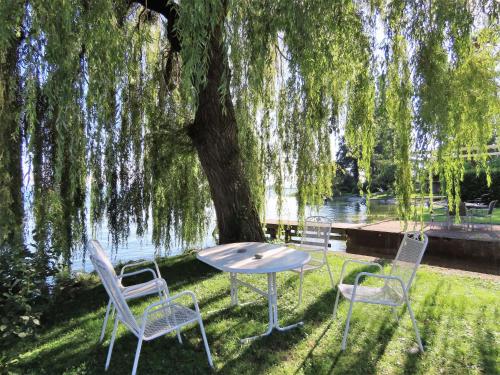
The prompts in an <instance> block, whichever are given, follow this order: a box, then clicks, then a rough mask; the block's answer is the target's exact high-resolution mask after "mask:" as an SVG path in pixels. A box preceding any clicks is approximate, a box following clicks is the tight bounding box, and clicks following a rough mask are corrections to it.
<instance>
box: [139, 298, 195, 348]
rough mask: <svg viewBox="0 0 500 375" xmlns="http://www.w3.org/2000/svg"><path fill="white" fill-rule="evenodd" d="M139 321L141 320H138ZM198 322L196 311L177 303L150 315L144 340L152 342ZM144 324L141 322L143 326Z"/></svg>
mask: <svg viewBox="0 0 500 375" xmlns="http://www.w3.org/2000/svg"><path fill="white" fill-rule="evenodd" d="M138 320H139V319H138ZM196 320H198V314H197V313H196V311H194V310H191V309H190V308H188V307H185V306H182V305H178V304H175V303H172V304H170V305H169V306H163V307H161V308H159V309H157V310H155V311H152V312H150V313H149V316H148V320H147V322H146V328H145V330H144V340H151V339H154V338H156V337H158V336H161V335H164V334H165V333H167V332H170V331H173V330H174V329H175V328H176V327H179V326H182V325H185V324H188V323H191V322H194V321H196ZM141 323H142V322H139V325H141Z"/></svg>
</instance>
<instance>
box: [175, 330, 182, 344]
mask: <svg viewBox="0 0 500 375" xmlns="http://www.w3.org/2000/svg"><path fill="white" fill-rule="evenodd" d="M175 332H176V333H177V340H179V344H181V345H182V336H181V329H180V328H178V329H176V330H175Z"/></svg>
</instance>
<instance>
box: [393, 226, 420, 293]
mask: <svg viewBox="0 0 500 375" xmlns="http://www.w3.org/2000/svg"><path fill="white" fill-rule="evenodd" d="M428 242H429V238H428V237H427V235H426V234H424V233H420V232H407V233H405V235H404V237H403V241H401V245H400V246H399V250H398V253H397V254H396V258H395V259H394V261H393V262H392V268H391V273H390V274H391V276H398V277H400V278H401V279H402V280H403V283H404V286H405V288H406V290H407V291H408V290H409V289H410V286H411V283H412V282H413V279H414V277H415V274H416V272H417V269H418V266H419V265H420V262H421V261H422V258H423V256H424V253H425V250H426V249H427V243H428Z"/></svg>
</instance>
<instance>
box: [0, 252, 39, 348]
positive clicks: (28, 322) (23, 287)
mask: <svg viewBox="0 0 500 375" xmlns="http://www.w3.org/2000/svg"><path fill="white" fill-rule="evenodd" d="M34 275H36V272H35V270H34V268H33V266H32V259H31V257H30V256H29V254H26V253H25V251H24V250H23V249H20V250H13V249H12V248H11V249H6V248H4V249H0V314H1V315H0V337H1V340H0V342H1V343H2V344H1V345H2V346H4V345H9V344H10V343H11V342H12V340H14V339H17V338H24V337H26V336H29V335H32V334H33V333H34V331H35V328H36V327H37V326H38V325H40V320H39V319H40V315H41V310H40V306H42V305H43V304H41V303H39V302H41V301H40V299H41V288H40V285H39V284H38V283H37V282H36V280H35V276H34Z"/></svg>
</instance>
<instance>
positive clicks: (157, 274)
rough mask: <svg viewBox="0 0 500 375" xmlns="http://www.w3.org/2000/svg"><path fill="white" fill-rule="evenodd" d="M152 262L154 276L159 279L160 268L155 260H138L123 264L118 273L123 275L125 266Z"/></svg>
mask: <svg viewBox="0 0 500 375" xmlns="http://www.w3.org/2000/svg"><path fill="white" fill-rule="evenodd" d="M151 263H153V264H154V266H155V269H156V276H155V279H159V278H160V277H161V274H160V268H159V267H158V263H156V261H155V260H143V261H140V262H135V263H128V264H125V265H124V266H123V267H122V270H121V272H120V275H123V273H124V272H125V270H126V269H127V268H130V267H136V266H140V265H143V264H151Z"/></svg>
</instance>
